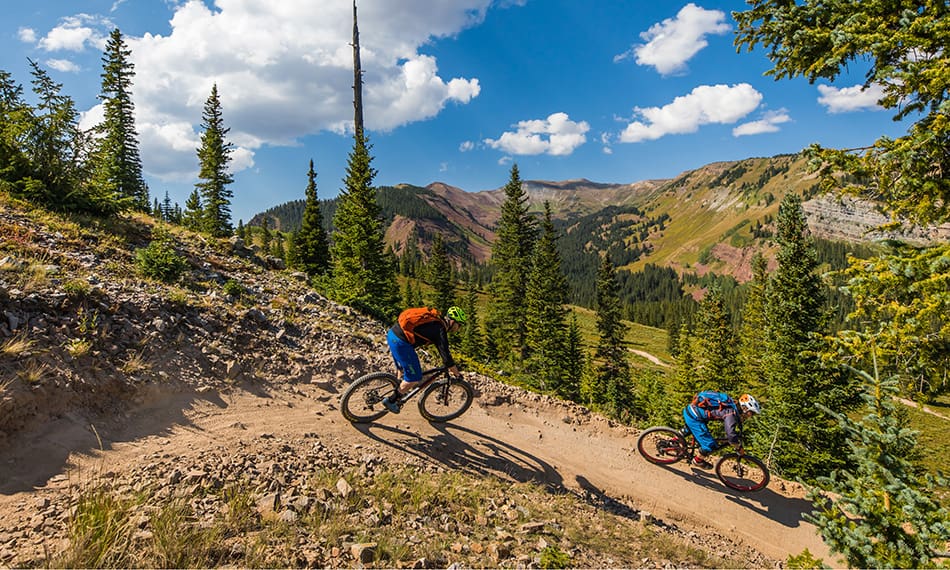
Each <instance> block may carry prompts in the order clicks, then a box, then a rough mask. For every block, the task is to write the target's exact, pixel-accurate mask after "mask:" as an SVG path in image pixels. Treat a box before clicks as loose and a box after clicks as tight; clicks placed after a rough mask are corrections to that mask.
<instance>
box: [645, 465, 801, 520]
mask: <svg viewBox="0 0 950 570" xmlns="http://www.w3.org/2000/svg"><path fill="white" fill-rule="evenodd" d="M656 467H659V468H662V469H666V471H667V472H669V473H672V474H674V475H678V476H679V477H681V478H682V479H683V480H685V481H687V482H689V483H692V484H695V485H700V486H701V487H705V488H706V489H709V490H710V491H714V492H717V493H719V494H721V495H723V496H724V497H725V499H726V500H727V501H731V502H733V503H735V504H737V505H742V506H743V507H745V508H747V509H749V510H751V511H754V512H755V513H756V514H759V515H761V516H763V517H765V518H767V519H769V520H773V521H775V522H777V523H779V524H782V525H784V526H787V527H789V528H796V527H798V526H800V525H801V524H802V513H807V512H811V510H812V504H811V502H810V501H807V500H805V499H796V498H792V497H785V496H783V495H780V494H778V493H776V492H775V491H773V490H772V489H769V488H768V487H766V488H765V489H762V490H761V491H755V492H751V493H743V492H740V491H733V490H732V489H730V488H728V487H726V486H725V485H723V484H722V482H721V481H719V479H718V478H717V477H716V473H715V471H712V470H709V471H707V470H704V469H699V468H696V467H692V466H691V467H690V468H689V469H690V470H689V471H688V472H687V471H683V470H682V469H681V468H677V467H674V466H672V465H656Z"/></svg>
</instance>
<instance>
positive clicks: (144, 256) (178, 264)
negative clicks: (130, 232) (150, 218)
mask: <svg viewBox="0 0 950 570" xmlns="http://www.w3.org/2000/svg"><path fill="white" fill-rule="evenodd" d="M135 268H136V270H137V271H138V272H139V274H140V275H142V276H143V277H148V278H151V279H158V280H159V281H164V282H165V283H173V282H175V281H177V280H178V278H179V277H181V275H182V273H184V272H185V270H186V269H187V268H188V263H187V262H186V261H185V259H184V258H183V257H182V256H180V255H178V253H177V252H176V251H175V244H174V241H173V239H172V237H171V236H170V235H169V234H168V232H167V231H164V230H161V229H157V230H156V231H155V239H153V240H152V242H151V243H149V244H148V245H147V246H145V247H143V248H141V249H139V250H138V251H137V252H136V254H135Z"/></svg>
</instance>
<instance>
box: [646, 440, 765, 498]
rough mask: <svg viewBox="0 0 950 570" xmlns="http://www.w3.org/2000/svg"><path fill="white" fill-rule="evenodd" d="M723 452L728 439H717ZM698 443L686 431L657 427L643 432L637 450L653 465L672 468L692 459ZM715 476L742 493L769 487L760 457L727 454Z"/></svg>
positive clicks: (721, 460)
mask: <svg viewBox="0 0 950 570" xmlns="http://www.w3.org/2000/svg"><path fill="white" fill-rule="evenodd" d="M716 443H717V444H718V448H719V449H722V448H723V447H725V446H726V445H727V444H728V440H726V439H724V438H717V439H716ZM698 448H699V444H698V443H696V438H695V437H693V434H692V433H690V431H689V430H688V429H686V428H684V429H683V430H677V429H674V428H671V427H666V426H656V427H651V428H649V429H647V430H644V432H643V433H641V434H640V438H639V439H638V440H637V451H639V452H640V455H642V456H643V458H644V459H646V460H647V461H649V462H650V463H653V464H656V465H670V464H673V463H676V462H677V461H680V460H682V459H686V460H692V458H693V457H694V456H695V453H696V450H697V449H698ZM716 477H718V478H719V480H720V481H722V483H723V485H725V486H726V487H729V488H730V489H734V490H736V491H742V492H752V491H759V490H761V489H764V488H765V486H766V485H768V484H769V478H770V475H769V469H768V467H766V466H765V463H763V462H762V460H761V459H759V458H758V457H754V456H752V455H749V454H748V453H726V454H724V455H722V456H721V457H720V458H719V461H718V462H716Z"/></svg>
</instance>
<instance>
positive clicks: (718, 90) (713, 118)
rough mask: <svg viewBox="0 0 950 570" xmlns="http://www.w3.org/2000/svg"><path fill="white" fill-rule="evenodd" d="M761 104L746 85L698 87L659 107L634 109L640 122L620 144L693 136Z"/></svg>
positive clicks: (629, 128) (759, 96)
mask: <svg viewBox="0 0 950 570" xmlns="http://www.w3.org/2000/svg"><path fill="white" fill-rule="evenodd" d="M761 102H762V94H761V93H759V92H758V91H756V90H755V89H754V88H753V87H752V86H751V85H749V84H748V83H739V84H737V85H732V86H729V85H700V86H699V87H696V88H695V89H693V90H692V91H691V92H690V93H689V94H688V95H681V96H679V97H677V98H675V99H674V100H673V102H672V103H669V104H667V105H664V106H663V107H647V108H639V107H637V108H635V109H634V112H635V114H636V115H637V116H638V117H640V119H641V120H637V121H633V122H631V123H630V124H628V125H627V127H626V128H625V129H624V130H623V132H622V133H620V141H621V142H640V141H645V140H655V139H658V138H660V137H663V136H666V135H676V134H684V133H693V132H696V131H697V130H698V129H699V127H701V126H702V125H706V124H713V123H715V124H731V123H735V122H736V121H738V120H739V119H741V118H743V117H745V116H746V115H748V114H749V113H751V112H752V111H754V110H755V109H756V107H758V106H759V103H761Z"/></svg>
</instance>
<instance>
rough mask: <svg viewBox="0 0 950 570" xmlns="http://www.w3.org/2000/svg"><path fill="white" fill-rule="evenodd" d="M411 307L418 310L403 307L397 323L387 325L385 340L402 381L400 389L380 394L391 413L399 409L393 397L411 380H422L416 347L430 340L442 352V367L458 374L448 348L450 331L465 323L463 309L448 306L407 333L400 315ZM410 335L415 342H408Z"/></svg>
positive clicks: (406, 389) (456, 329)
mask: <svg viewBox="0 0 950 570" xmlns="http://www.w3.org/2000/svg"><path fill="white" fill-rule="evenodd" d="M410 311H416V312H418V311H419V309H406V310H405V311H403V312H402V314H401V315H400V318H399V319H397V320H396V324H394V325H393V326H392V328H391V329H389V333H387V334H386V342H387V343H388V344H389V352H390V353H392V356H393V361H395V363H396V368H398V369H399V370H401V371H402V382H401V383H400V384H399V390H398V392H397V393H396V394H391V395H390V396H387V397H386V398H383V405H384V406H386V408H387V409H389V411H390V412H392V413H394V414H398V413H399V408H400V405H399V402H398V401H396V400H398V399H399V397H400V396H402V395H403V394H405V393H406V392H407V391H409V389H410V388H411V387H412V384H413V383H415V382H418V381H420V380H422V365H421V364H420V363H419V355H417V354H416V350H415V349H416V348H417V347H419V346H424V345H427V344H433V345H435V347H436V348H437V349H438V351H439V354H440V355H441V356H442V361H443V363H444V364H445V367H446V368H448V369H449V374H452V375H453V376H458V375H459V369H458V367H457V366H456V365H455V360H454V359H453V358H452V353H451V352H450V351H449V336H448V335H449V333H454V332H457V331H458V330H459V329H460V328H461V327H462V325H463V324H465V320H466V318H467V317H466V316H465V311H463V310H462V309H461V308H460V307H454V306H453V307H449V309H448V310H447V311H446V312H445V315H441V316H439V315H435V318H433V319H432V320H430V321H428V322H423V323H421V324H419V325H417V326H415V327H414V328H413V329H412V333H411V334H410V335H407V334H406V332H405V331H403V327H402V326H401V325H400V324H399V323H400V322H406V321H405V319H404V318H403V315H406V314H408V313H409V312H410ZM409 338H413V339H414V342H410V341H409Z"/></svg>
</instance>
